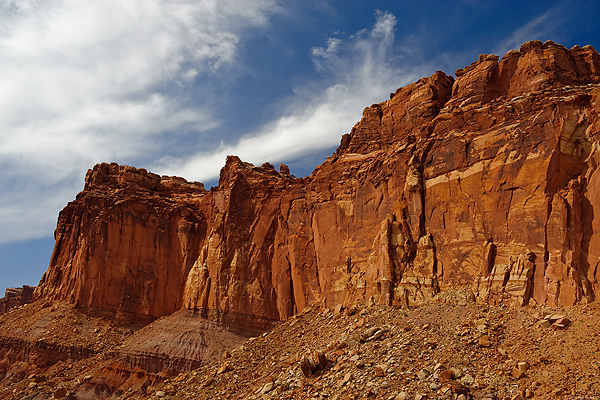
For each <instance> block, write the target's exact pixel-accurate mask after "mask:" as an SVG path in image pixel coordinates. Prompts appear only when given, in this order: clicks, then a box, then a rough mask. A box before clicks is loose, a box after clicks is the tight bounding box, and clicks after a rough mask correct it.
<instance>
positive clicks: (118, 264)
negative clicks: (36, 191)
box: [36, 41, 600, 329]
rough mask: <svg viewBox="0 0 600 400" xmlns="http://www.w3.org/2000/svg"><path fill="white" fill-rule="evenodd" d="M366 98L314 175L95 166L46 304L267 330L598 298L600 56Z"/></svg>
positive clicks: (543, 48)
mask: <svg viewBox="0 0 600 400" xmlns="http://www.w3.org/2000/svg"><path fill="white" fill-rule="evenodd" d="M456 75H457V78H456V79H454V78H452V77H450V76H447V75H445V74H444V73H442V72H437V73H435V74H434V75H432V76H431V77H428V78H423V79H421V80H419V81H418V82H415V83H413V84H411V85H408V86H406V87H404V88H400V89H398V90H397V91H396V92H395V93H393V94H392V95H391V96H390V99H389V100H387V101H384V102H382V103H379V104H374V105H372V106H371V107H368V108H366V109H365V111H364V114H363V117H362V119H361V120H360V121H359V122H358V123H357V124H356V125H355V126H354V128H352V130H351V132H350V133H349V134H346V135H344V136H343V137H342V140H341V144H340V147H339V148H338V150H337V151H336V153H335V154H334V155H332V156H331V157H329V158H328V159H327V160H326V161H325V162H324V163H323V164H322V165H320V166H319V167H317V168H316V169H315V171H314V172H313V173H312V174H311V175H310V176H309V177H306V178H302V179H299V178H294V177H292V176H290V175H289V170H288V169H286V168H282V169H281V172H277V171H275V169H274V168H273V167H272V166H271V165H270V164H268V163H265V164H264V165H263V166H262V167H255V166H253V165H251V164H248V163H244V162H242V161H241V160H240V159H239V158H237V157H235V156H230V157H228V158H227V161H226V164H225V166H224V168H223V169H222V171H221V176H220V180H219V185H218V186H217V187H216V188H213V189H211V190H210V191H207V190H205V189H204V187H203V185H202V184H199V183H190V182H187V181H185V180H183V179H181V178H175V177H160V176H158V175H155V174H152V173H148V172H146V171H145V170H139V169H135V168H132V167H127V166H119V165H116V164H110V165H109V164H100V165H96V166H95V167H94V169H93V170H91V171H89V172H88V175H87V177H86V185H85V189H84V190H83V191H82V192H81V193H80V194H79V195H78V196H77V199H76V200H75V201H73V202H72V203H70V204H69V205H67V207H66V208H65V209H64V210H63V211H62V212H61V214H60V216H59V221H58V226H57V230H56V246H55V249H54V253H53V255H52V259H51V262H50V268H49V269H48V271H47V272H46V273H45V275H44V276H43V278H42V280H41V281H40V285H39V287H38V289H37V290H36V297H37V298H38V299H40V298H45V299H50V300H61V301H69V302H72V303H78V304H79V305H80V306H83V307H89V308H92V309H99V310H103V311H109V312H113V313H115V314H116V315H117V316H121V317H123V318H130V317H134V318H149V319H153V318H157V317H160V316H163V315H167V314H171V313H173V312H175V311H177V310H179V309H182V308H187V309H194V310H196V311H197V312H199V313H200V314H202V315H204V316H206V317H209V318H211V319H213V320H216V321H219V322H224V323H227V324H230V325H236V326H248V327H254V328H259V329H260V328H266V327H268V326H269V325H270V324H272V323H273V322H275V321H280V320H285V319H287V318H288V317H290V316H292V315H294V314H296V313H298V312H300V311H301V310H303V309H304V308H305V307H306V306H307V305H308V304H310V303H311V302H314V301H323V302H325V304H326V305H327V306H332V307H333V306H335V305H337V304H344V305H347V306H348V305H350V304H352V303H354V302H374V303H378V304H416V303H419V302H421V301H423V300H424V299H426V298H428V297H431V296H432V295H434V294H435V293H437V292H439V291H443V290H446V289H447V288H449V287H451V286H463V287H468V288H470V289H471V290H472V291H473V293H475V294H476V297H477V299H478V301H480V302H489V303H495V304H498V303H503V304H519V305H524V304H528V303H543V304H548V305H573V304H575V303H578V302H587V301H593V300H595V297H596V294H597V293H599V290H600V285H599V279H600V271H599V270H598V264H599V262H600V218H599V217H598V213H597V212H594V210H598V209H600V171H599V169H598V165H600V153H599V146H598V139H599V138H598V132H599V131H600V122H599V118H598V115H599V111H600V104H599V99H600V56H599V55H598V53H596V51H595V50H594V49H593V48H591V47H590V46H586V47H583V48H580V47H577V46H576V47H574V48H572V49H570V50H569V49H566V48H564V47H562V46H560V45H557V44H555V43H553V42H546V43H544V44H542V43H541V42H538V41H533V42H528V43H525V44H524V45H523V46H522V47H521V50H520V51H511V52H509V53H507V54H506V55H505V56H504V57H503V58H502V59H501V60H498V57H496V56H493V55H482V56H480V58H479V60H478V61H477V62H475V63H473V64H472V65H470V66H468V67H466V68H465V69H463V70H459V71H457V74H456Z"/></svg>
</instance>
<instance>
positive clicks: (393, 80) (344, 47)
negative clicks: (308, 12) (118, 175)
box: [154, 12, 421, 181]
mask: <svg viewBox="0 0 600 400" xmlns="http://www.w3.org/2000/svg"><path fill="white" fill-rule="evenodd" d="M396 22H397V21H396V17H395V16H394V15H392V14H390V13H384V12H378V13H377V14H376V21H375V24H374V25H373V26H372V27H370V28H368V29H363V30H361V31H359V32H357V33H355V34H353V35H350V36H347V37H332V38H329V39H327V41H326V43H325V44H324V45H323V46H315V47H313V48H312V49H311V50H310V56H311V57H312V59H313V62H314V65H315V68H316V69H317V70H319V71H320V72H321V73H322V75H323V77H322V78H321V79H320V80H318V81H317V82H315V81H313V82H310V83H306V84H305V85H300V86H298V87H296V90H295V95H294V96H293V97H291V98H289V99H287V102H288V104H287V107H286V108H285V111H284V112H283V113H282V114H281V115H280V116H279V117H276V118H274V120H273V121H271V122H268V123H267V124H265V125H264V126H262V128H260V129H259V130H257V131H255V132H249V133H248V134H247V135H245V136H244V137H243V138H242V139H240V140H239V141H237V142H235V143H223V144H222V145H221V146H220V148H218V149H217V150H215V151H211V152H210V153H208V152H198V153H197V154H195V155H193V156H191V157H188V158H184V159H181V158H179V159H174V158H164V159H162V160H161V161H160V162H159V163H158V164H156V165H155V168H154V169H155V170H159V171H162V172H163V173H168V174H173V175H181V176H185V177H187V178H188V179H195V180H201V181H206V180H211V179H214V178H215V177H216V176H218V173H219V170H220V168H221V167H222V166H223V163H224V161H225V158H226V156H227V155H228V154H235V155H238V156H240V157H241V158H242V159H243V160H245V161H249V162H252V163H254V164H261V163H263V162H265V161H269V162H272V163H277V162H282V161H290V160H294V159H298V158H299V157H301V156H302V155H304V154H307V153H309V152H311V151H315V150H318V149H326V148H330V147H333V146H335V145H337V144H338V143H339V140H340V138H341V136H342V134H344V133H346V132H348V131H349V130H350V128H351V127H352V126H353V125H354V124H355V123H356V122H357V121H358V120H359V119H360V117H361V115H362V110H363V108H364V107H365V106H368V105H369V104H371V103H373V102H380V101H383V100H385V98H386V96H387V95H388V94H389V92H390V90H393V89H395V88H397V87H400V86H403V85H405V84H407V83H409V82H411V81H413V80H415V79H416V78H417V77H420V75H421V72H420V70H419V68H417V66H415V65H411V64H410V63H409V62H404V63H402V62H400V61H402V60H400V59H399V57H400V55H399V54H397V49H396V48H395V47H394V32H395V26H396ZM390 88H392V89H390ZM293 172H294V171H292V173H293Z"/></svg>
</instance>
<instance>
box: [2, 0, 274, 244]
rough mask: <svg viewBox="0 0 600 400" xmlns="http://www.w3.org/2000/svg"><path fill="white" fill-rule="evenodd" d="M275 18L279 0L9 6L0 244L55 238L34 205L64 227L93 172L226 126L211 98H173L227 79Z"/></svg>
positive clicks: (65, 0) (5, 0) (117, 0)
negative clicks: (248, 35)
mask: <svg viewBox="0 0 600 400" xmlns="http://www.w3.org/2000/svg"><path fill="white" fill-rule="evenodd" d="M277 10H278V8H277V6H276V4H275V3H274V0H252V1H250V0H248V1H245V2H244V6H243V7H241V6H240V3H239V2H238V1H236V0H229V1H225V0H204V1H195V0H189V1H185V0H183V1H170V0H128V1H124V0H99V1H79V0H56V1H34V0H29V1H18V0H0V59H1V60H2V74H0V87H1V88H2V90H0V171H2V172H1V173H0V189H1V191H0V227H2V228H1V229H0V243H1V242H7V241H12V240H20V239H26V238H31V237H35V236H38V235H39V234H40V232H41V231H46V232H48V233H50V232H52V229H53V226H52V225H53V224H54V222H53V221H52V222H51V223H48V222H47V221H46V219H47V218H46V219H43V221H40V216H39V215H38V216H33V213H32V210H31V208H30V207H31V206H32V204H31V201H30V200H31V199H32V198H37V199H40V198H43V199H44V201H38V203H37V205H38V207H37V208H36V210H39V213H40V215H41V214H45V215H49V216H51V217H50V218H51V219H52V220H54V218H55V215H56V212H57V211H58V209H60V207H62V206H63V205H64V204H66V202H67V201H69V200H70V199H72V197H73V195H74V192H73V191H74V190H76V189H77V188H81V185H82V182H81V178H82V175H83V174H85V170H86V169H87V168H89V167H91V166H92V165H93V164H94V163H96V162H99V161H112V160H119V159H124V158H126V157H127V158H129V159H138V160H142V159H147V158H148V157H156V154H157V153H158V152H159V151H160V150H161V147H160V146H161V143H162V141H163V140H167V139H168V138H166V137H165V135H168V132H172V131H175V130H186V129H187V130H193V131H203V130H208V129H212V128H214V127H216V126H218V125H219V123H220V121H218V120H215V119H214V117H212V115H213V112H212V111H213V110H212V107H213V104H211V103H210V102H209V101H208V100H207V101H205V103H204V104H198V103H195V105H194V103H192V102H187V103H186V102H185V98H184V99H182V96H181V92H177V91H175V92H177V93H179V96H176V95H171V94H170V93H171V92H173V91H174V90H175V89H180V90H181V86H185V85H187V84H191V83H195V84H196V87H198V86H199V87H202V80H203V79H206V80H209V79H210V77H211V75H214V74H225V73H226V72H227V69H228V68H231V67H232V65H233V64H234V62H235V60H236V54H237V52H238V48H239V45H240V41H241V40H242V36H241V35H243V34H244V32H245V31H246V30H248V29H251V28H256V27H262V26H265V25H266V24H268V18H269V16H270V15H271V14H272V13H273V12H277ZM206 90H208V89H206ZM183 97H185V93H184V95H183ZM210 97H211V96H210V93H206V99H209V98H210ZM50 193H52V194H50ZM49 196H51V197H52V198H53V200H52V201H50V200H49V199H47V197H49ZM50 203H52V204H50Z"/></svg>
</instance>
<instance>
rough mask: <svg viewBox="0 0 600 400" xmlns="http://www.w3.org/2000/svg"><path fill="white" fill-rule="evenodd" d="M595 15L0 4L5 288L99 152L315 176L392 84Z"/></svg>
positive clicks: (163, 167) (588, 21)
mask: <svg viewBox="0 0 600 400" xmlns="http://www.w3.org/2000/svg"><path fill="white" fill-rule="evenodd" d="M597 21H600V7H598V4H597V2H595V1H519V2H516V1H515V2H512V1H486V0H480V1H475V0H464V1H456V2H448V1H444V2H442V1H424V0H419V1H416V0H415V1H413V0H405V1H352V0H344V1H341V0H340V1H329V2H328V1H323V0H322V1H306V0H305V1H295V0H286V1H277V0H234V1H227V0H204V1H185V0H179V1H174V0H170V1H161V0H130V1H128V0H95V1H80V0H64V1H58V0H0V71H1V73H0V296H2V295H3V293H4V289H5V288H6V287H12V286H21V285H23V284H28V285H35V284H37V282H38V281H39V278H40V277H41V274H42V273H43V272H44V271H45V270H46V269H47V267H48V262H49V258H50V255H51V251H52V247H53V239H52V235H53V231H54V228H55V225H56V218H57V215H58V212H59V211H60V210H61V209H62V208H63V207H64V206H65V205H66V204H67V202H69V201H71V200H73V199H74V198H75V195H76V194H77V193H78V192H79V191H80V190H81V189H82V188H83V180H84V176H85V173H86V171H87V169H88V168H91V167H92V166H93V165H94V164H96V163H99V162H112V161H115V162H118V163H120V164H128V165H133V166H136V167H139V168H147V169H148V170H151V171H153V172H156V173H158V174H166V175H180V176H183V177H185V178H186V179H188V180H197V181H201V182H204V183H205V184H206V186H207V187H210V186H212V185H214V184H215V183H216V179H217V177H218V173H219V169H220V168H221V167H222V165H223V163H224V160H225V156H226V155H227V154H236V155H239V156H240V157H241V158H242V159H243V160H244V161H249V162H252V163H255V164H261V163H263V162H265V161H269V162H271V163H272V164H274V165H278V164H279V163H281V162H283V163H286V164H288V165H289V166H290V167H291V172H292V174H294V175H296V176H304V175H308V174H310V172H311V171H312V169H313V168H314V167H315V166H316V165H318V164H320V163H321V162H323V160H324V159H325V158H326V157H327V156H328V155H330V154H331V153H332V152H333V151H334V150H335V147H336V146H337V144H338V143H339V140H340V138H341V136H342V134H344V133H347V132H349V131H350V129H351V128H352V126H353V125H354V124H355V123H356V122H357V121H358V120H359V119H360V116H361V114H362V109H363V108H364V107H367V106H369V105H370V104H372V103H376V102H380V101H383V100H385V99H386V98H388V96H389V93H390V92H393V91H395V90H396V89H397V88H398V87H401V86H404V85H406V84H409V83H411V82H413V81H415V80H417V79H419V78H421V77H423V76H429V75H431V74H432V73H433V72H435V71H436V70H442V71H444V72H446V73H448V74H454V71H455V70H456V69H457V68H462V67H464V66H465V65H468V64H470V63H471V62H472V61H474V60H476V59H477V56H478V55H479V54H481V53H494V54H497V55H499V56H503V55H504V54H505V53H506V52H507V51H508V50H511V49H514V48H515V49H518V48H519V47H520V45H521V44H522V43H523V42H525V41H528V40H533V39H539V40H542V41H545V40H553V41H555V42H557V43H560V44H563V45H565V46H566V47H569V48H570V47H572V46H573V45H576V44H577V45H580V46H584V45H588V44H590V45H592V46H594V47H595V48H596V49H597V50H598V49H600V24H598V22H597Z"/></svg>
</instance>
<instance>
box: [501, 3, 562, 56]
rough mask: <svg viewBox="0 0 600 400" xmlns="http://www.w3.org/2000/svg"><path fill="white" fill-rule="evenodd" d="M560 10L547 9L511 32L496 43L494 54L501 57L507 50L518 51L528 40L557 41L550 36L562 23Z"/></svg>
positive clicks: (559, 8) (557, 8)
mask: <svg viewBox="0 0 600 400" xmlns="http://www.w3.org/2000/svg"><path fill="white" fill-rule="evenodd" d="M561 9H562V7H561V6H559V7H556V8H552V9H549V10H547V11H546V12H544V13H543V14H541V15H539V16H537V17H535V18H534V19H532V20H531V21H529V22H528V23H526V24H525V25H523V26H522V27H520V28H518V29H517V30H515V31H514V32H512V34H510V35H509V36H508V37H506V38H505V39H503V40H502V41H501V42H500V43H498V45H497V46H496V49H495V50H494V54H497V55H499V56H500V57H502V56H503V55H504V54H506V53H507V52H508V51H509V50H512V49H516V50H518V49H519V48H520V47H521V45H522V44H523V43H525V42H527V41H529V40H548V39H554V40H558V39H557V38H552V37H551V36H552V34H553V33H554V32H556V29H557V27H558V26H559V25H560V23H561V22H562V17H561V12H560V11H561Z"/></svg>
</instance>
